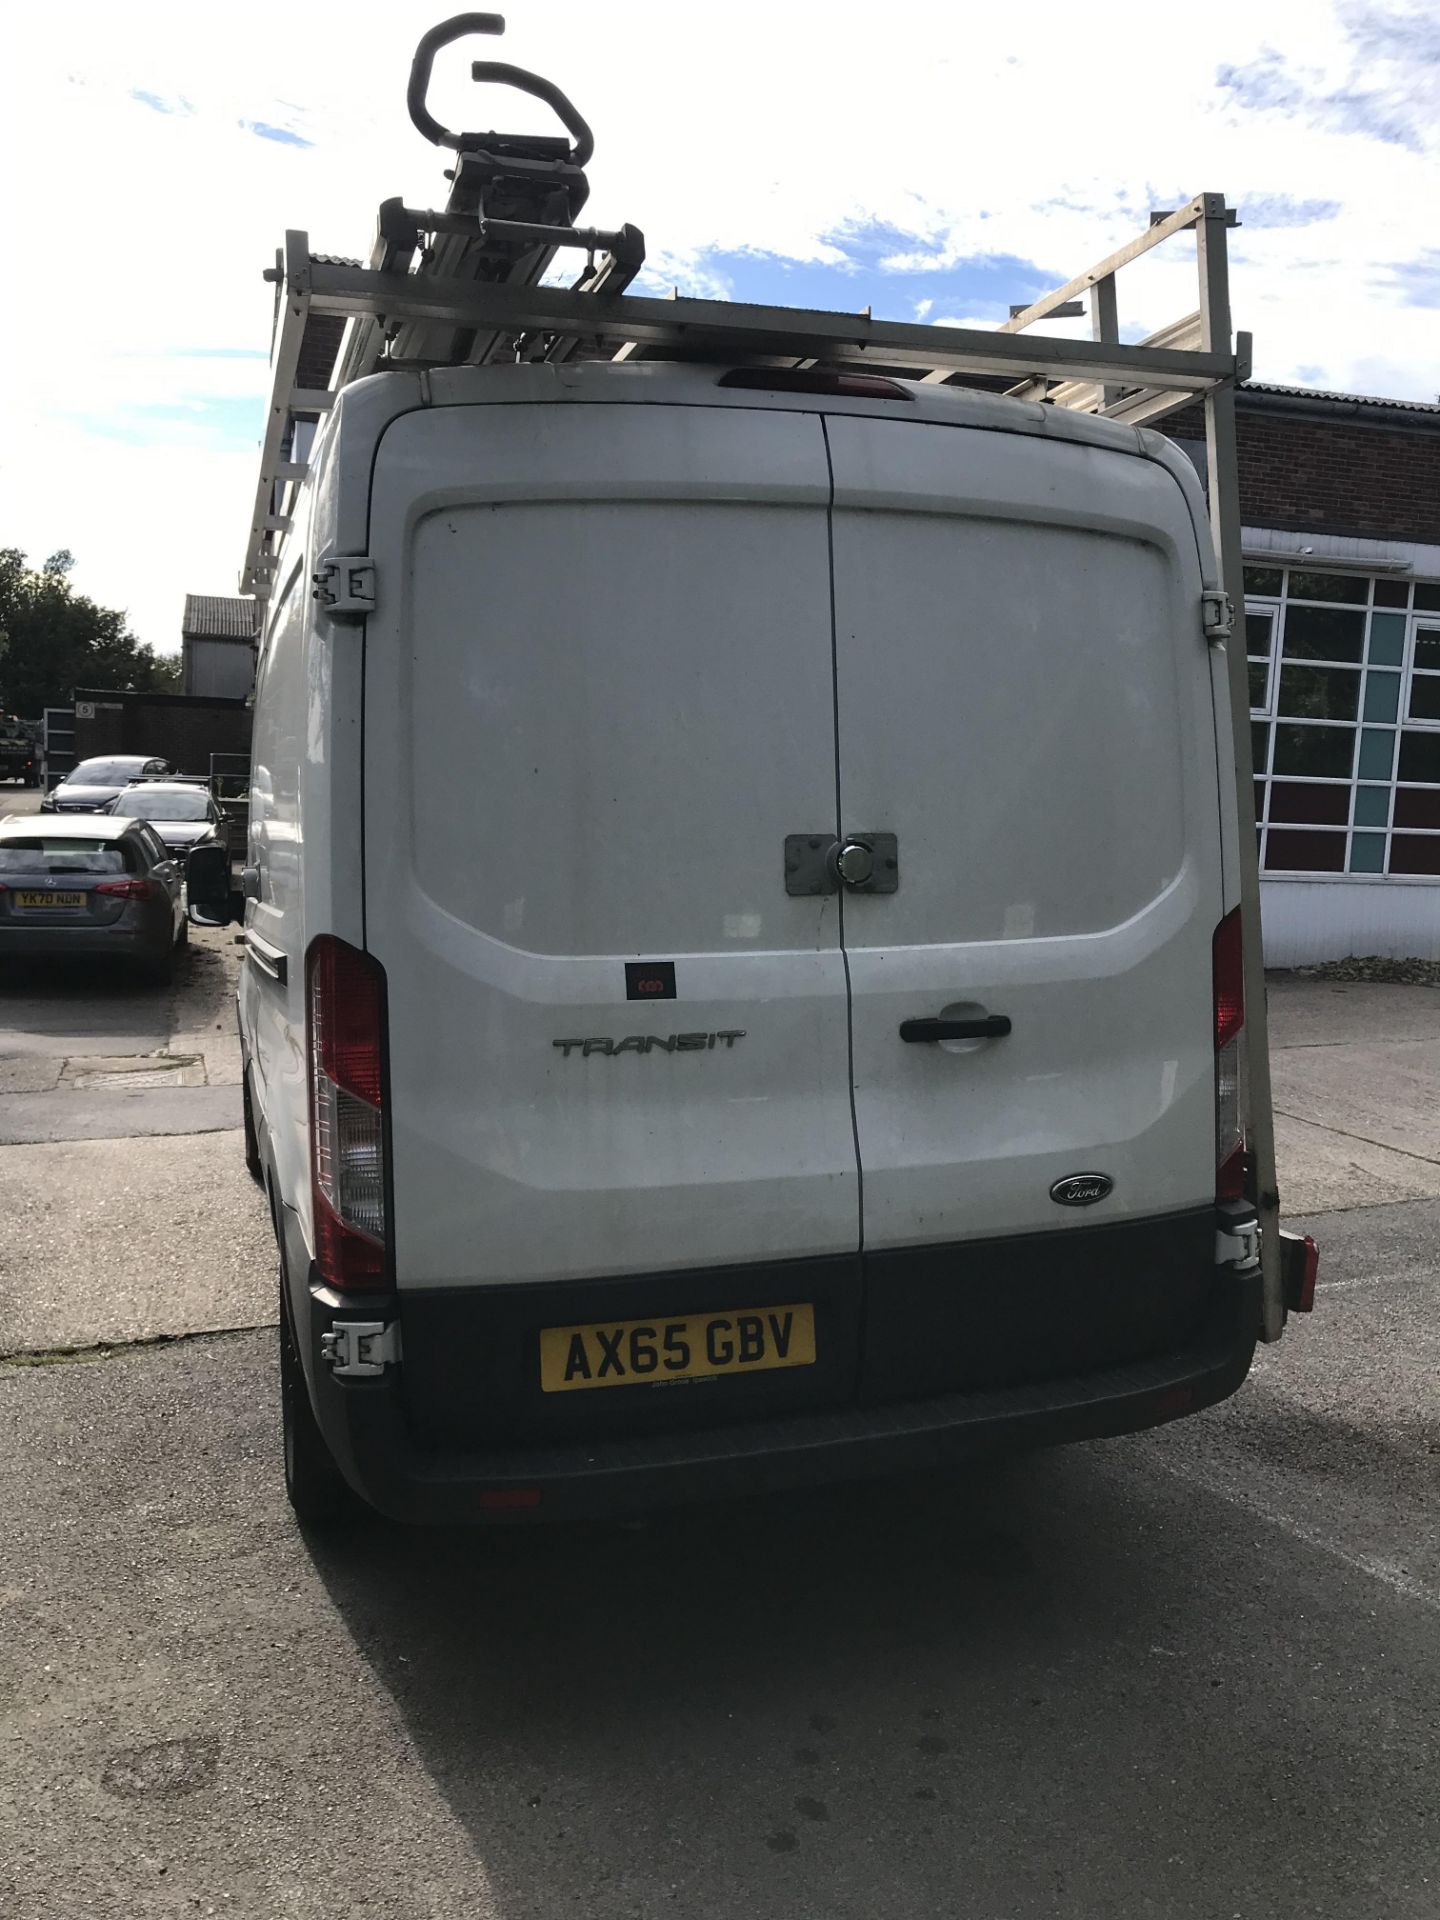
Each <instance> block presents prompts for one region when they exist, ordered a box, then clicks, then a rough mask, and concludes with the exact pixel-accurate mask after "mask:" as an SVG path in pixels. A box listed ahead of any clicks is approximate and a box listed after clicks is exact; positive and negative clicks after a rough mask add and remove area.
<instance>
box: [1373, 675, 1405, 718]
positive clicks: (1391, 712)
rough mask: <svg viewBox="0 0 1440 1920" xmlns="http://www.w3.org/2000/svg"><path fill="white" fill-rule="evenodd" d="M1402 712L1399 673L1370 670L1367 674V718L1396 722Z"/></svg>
mask: <svg viewBox="0 0 1440 1920" xmlns="http://www.w3.org/2000/svg"><path fill="white" fill-rule="evenodd" d="M1399 712H1400V676H1399V674H1398V673H1375V672H1373V671H1372V672H1370V673H1368V674H1367V675H1366V676H1365V718H1366V719H1367V720H1378V721H1380V722H1381V723H1382V725H1383V724H1384V722H1386V721H1390V722H1392V723H1393V722H1394V721H1395V719H1396V718H1397V717H1398V715H1399Z"/></svg>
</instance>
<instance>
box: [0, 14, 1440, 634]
mask: <svg viewBox="0 0 1440 1920" xmlns="http://www.w3.org/2000/svg"><path fill="white" fill-rule="evenodd" d="M447 14H448V5H447V3H446V0H422V4H419V5H416V4H412V0H390V4H387V5H386V6H385V7H384V8H383V9H381V8H376V7H371V6H367V5H366V4H364V3H363V0H357V3H356V4H350V5H346V6H344V7H340V6H331V5H322V4H318V3H317V0H289V3H288V4H285V5H276V4H272V0H250V3H249V4H247V5H246V6H245V7H244V8H243V9H239V10H234V9H225V10H223V11H222V10H221V9H218V8H215V7H212V6H206V5H199V4H195V3H194V0H191V3H190V4H188V5H185V6H183V7H178V6H177V7H169V6H160V5H153V4H146V0H136V3H135V4H133V5H130V6H126V7H123V8H122V7H116V6H114V5H113V4H110V5H107V6H105V7H103V8H102V7H98V6H89V5H66V4H63V0H56V3H55V4H51V5H48V6H45V7H27V8H25V9H23V10H17V11H16V12H15V13H14V14H12V16H11V17H10V20H9V22H8V24H7V28H6V62H5V73H4V75H3V77H0V161H3V163H4V169H5V178H6V180H7V183H8V184H9V187H10V205H11V244H10V248H9V251H8V257H9V262H10V266H9V270H8V273H7V275H6V276H5V277H6V280H7V282H8V285H7V297H6V298H5V300H4V301H3V302H0V315H3V317H0V329H3V335H4V348H5V351H4V363H5V366H6V368H7V370H8V376H9V377H8V379H7V380H6V382H5V383H4V399H3V401H0V546H19V547H22V548H24V549H25V550H26V551H27V552H28V553H29V554H30V556H31V559H32V563H34V564H38V563H39V562H40V561H41V560H42V559H43V558H44V557H45V556H46V555H47V554H49V553H51V552H53V551H54V550H55V549H57V548H59V547H68V548H70V549H71V550H72V551H73V552H74V554H75V555H76V561H77V564H76V569H75V574H74V579H75V581H76V583H77V585H78V586H79V587H80V588H81V589H82V590H83V591H84V592H87V593H89V594H91V595H93V596H94V597H95V598H96V599H98V600H99V601H101V602H102V603H103V604H105V605H107V606H120V607H124V608H126V609H127V610H128V613H129V616H130V621H131V625H132V627H133V629H134V631H135V632H136V633H137V634H138V635H139V636H140V638H142V639H144V640H148V641H150V642H152V643H153V644H154V645H155V646H156V647H157V648H159V649H161V650H162V651H166V652H170V651H174V650H175V649H176V648H178V646H179V635H180V615H181V610H182V606H183V602H184V596H185V594H186V593H187V592H195V593H233V592H235V591H237V576H238V571H239V566H240V561H241V557H242V554H243V549H244V542H245V534H246V530H247V527H248V523H249V514H250V506H251V501H252V498H253V494H254V486H255V477H256V470H257V466H256V463H257V449H258V442H259V435H260V428H261V421H262V417H263V412H264V405H265V399H266V395H267V394H268V391H269V374H268V354H269V344H270V331H271V314H272V303H273V291H272V289H271V288H270V287H269V286H267V285H266V284H265V283H264V282H263V281H262V279H261V273H262V270H263V269H264V268H265V267H266V266H268V265H269V264H270V263H271V261H272V260H273V258H274V254H275V250H276V248H277V247H278V246H279V245H280V244H281V242H282V239H283V236H284V232H285V230H286V229H287V228H288V227H295V228H302V229H304V230H306V231H308V233H309V235H310V239H311V244H312V246H313V248H314V249H315V250H316V251H317V252H326V253H339V254H350V255H363V254H365V253H366V252H368V248H369V244H370V237H371V233H372V230H373V224H374V219H375V211H376V208H377V207H378V205H379V203H380V201H381V200H383V199H386V198H389V197H390V196H392V195H396V194H399V195H402V196H403V197H404V198H405V200H406V201H407V203H409V204H410V205H426V206H434V205H440V204H443V198H444V193H445V183H444V180H443V178H442V174H441V169H442V167H443V164H444V160H443V157H442V155H441V153H440V152H439V151H438V150H437V149H435V148H433V147H431V146H429V145H428V144H427V143H426V142H425V141H424V140H422V139H421V137H420V136H419V135H418V134H417V133H416V132H415V130H414V128H413V127H412V126H411V125H410V122H409V119H408V117H407V115H406V111H405V86H406V81H407V78H408V73H409V65H410V58H411V54H412V52H413V50H414V45H415V42H416V40H417V39H418V37H419V35H420V34H421V33H422V32H423V31H424V30H425V29H426V28H427V27H429V26H431V25H433V24H434V23H435V22H436V21H437V20H439V19H443V18H445V17H447ZM506 20H507V31H506V34H505V37H504V38H503V40H490V41H488V42H484V43H482V42H479V41H475V42H467V43H465V44H463V45H460V46H456V47H453V48H451V49H449V50H448V52H446V53H444V54H442V55H441V56H440V58H439V60H438V61H437V63H436V72H435V80H434V87H433V91H432V99H431V104H432V108H433V110H434V111H435V113H436V115H437V117H438V118H439V119H440V120H441V121H442V122H445V123H446V124H449V125H451V126H492V125H497V124H499V125H501V126H505V127H508V128H511V129H513V130H516V131H542V130H551V128H552V127H553V122H552V121H551V119H550V116H549V113H548V109H546V108H545V107H544V106H543V105H541V104H540V103H538V102H535V101H531V100H526V99H523V98H521V97H519V96H517V95H513V94H502V93H500V92H499V91H498V90H497V89H495V88H484V89H482V88H479V87H476V86H474V85H473V83H472V82H471V81H470V79H469V61H470V60H471V59H472V58H475V57H480V58H491V59H503V60H508V61H510V62H513V63H514V64H516V65H519V66H523V67H530V68H532V69H535V70H538V71H540V72H542V73H544V74H546V75H547V76H549V77H550V78H552V79H554V80H555V81H556V82H557V83H558V84H559V85H560V86H561V87H562V88H564V89H565V91H566V92H567V93H569V95H570V96H571V98H572V99H573V100H574V101H575V103H576V105H577V106H578V107H579V109H580V111H581V112H582V113H583V114H584V115H585V117H586V118H587V119H588V120H589V122H590V124H591V126H592V127H593V129H594V132H595V140H596V150H595V158H594V160H593V161H592V162H591V164H590V167H589V175H590V180H591V197H590V202H589V205H588V207H587V209H586V213H585V216H584V217H585V219H586V220H587V221H590V222H593V223H594V224H596V225H599V226H612V225H613V226H618V225H620V224H621V223H622V222H624V221H631V222H633V223H634V224H635V225H637V226H639V227H640V228H642V229H643V231H644V233H645V235H646V238H647V242H648V248H649V260H648V266H647V270H646V274H645V276H644V277H643V279H642V280H641V281H640V282H638V283H637V285H636V287H635V291H637V292H652V293H654V292H668V291H669V289H670V288H671V287H672V286H673V287H678V289H679V291H680V292H681V293H682V294H699V295H706V296H709V297H720V298H734V299H741V300H760V301H784V302H790V303H795V304H802V305H813V306H823V307H830V308H836V309H840V310H844V311H854V310H858V309H860V308H863V307H866V306H869V307H871V308H872V309H873V310H874V312H875V313H876V314H877V315H881V316H885V317H891V318H897V319H907V320H909V319H920V320H928V321H930V322H932V323H934V324H937V325H941V324H944V323H946V322H949V323H951V324H955V323H957V322H959V323H964V324H967V325H974V326H985V327H988V326H994V325H996V324H997V323H998V322H999V321H1001V320H1003V319H1004V317H1005V315H1006V312H1007V310H1008V307H1009V304H1010V303H1011V302H1012V301H1021V300H1025V299H1028V298H1031V297H1033V296H1035V295H1036V294H1038V293H1040V292H1042V291H1044V290H1045V289H1046V288H1048V287H1050V286H1053V285H1056V284H1059V283H1061V282H1063V281H1065V280H1067V279H1069V278H1070V277H1071V276H1072V275H1073V274H1075V273H1078V272H1080V271H1082V270H1083V269H1085V268H1086V267H1088V266H1090V265H1091V264H1092V263H1093V262H1094V261H1096V260H1098V259H1100V258H1102V257H1103V256H1104V255H1105V254H1106V253H1108V252H1110V251H1112V250H1113V249H1114V248H1115V247H1117V246H1119V245H1120V244H1122V243H1123V242H1124V241H1125V240H1127V239H1129V238H1130V237H1131V236H1132V234H1134V233H1136V232H1138V231H1140V230H1141V229H1143V227H1144V226H1145V225H1146V223H1147V219H1148V215H1149V213H1150V211H1151V209H1153V208H1169V207H1173V206H1176V205H1178V204H1180V203H1181V202H1182V201H1184V200H1186V199H1188V198H1190V197H1191V196H1192V195H1194V194H1196V193H1199V192H1202V191H1211V192H1214V191H1223V192H1224V193H1225V194H1226V195H1227V196H1228V198H1229V200H1230V203H1231V204H1232V205H1234V206H1235V207H1237V208H1238V209H1239V214H1240V220H1241V223H1242V224H1241V226H1240V228H1239V229H1238V230H1237V231H1236V232H1235V233H1234V234H1233V235H1232V253H1231V259H1232V304H1233V309H1234V314H1235V322H1236V325H1237V326H1239V327H1244V328H1247V329H1249V330H1250V331H1251V332H1252V333H1253V334H1254V337H1255V378H1257V379H1259V380H1267V381H1277V382H1283V383H1288V384H1298V385H1305V386H1316V387H1325V388H1336V389H1340V390H1344V391H1350V392H1364V393H1375V394H1384V395H1390V396H1394V397H1397V398H1409V399H1421V400H1434V399H1435V398H1436V397H1437V395H1440V194H1437V192H1436V190H1435V183H1436V179H1437V165H1440V0H1374V3H1373V4H1372V3H1371V0H1208V4H1207V5H1206V6H1205V7H1203V8H1200V9H1196V8H1193V7H1179V6H1172V7H1165V6H1163V5H1159V4H1155V3H1154V0H1149V3H1148V4H1128V3H1127V0H1089V4H1087V5H1086V6H1084V7H1083V8H1081V7H1077V6H1076V5H1074V4H1073V0H1064V3H1063V4H1062V3H1060V0H1027V4H1026V5H1025V6H1024V7H1019V8H1014V9H1011V8H1005V7H996V6H994V5H993V4H984V5H981V4H971V0H950V4H946V5H941V4H928V3H927V0H886V3H885V4H873V3H872V4H870V5H867V6H863V7H862V6H858V5H849V4H846V3H845V0H830V4H826V5H820V4H812V3H811V0H767V3H766V4H754V0H728V4H727V5H725V6H723V7H716V6H713V5H710V6H697V5H694V4H691V0H668V4H653V3H651V0H644V3H643V4H642V3H640V0H633V3H632V0H605V4H603V5H601V4H597V3H596V0H586V3H585V4H578V3H577V0H544V4H539V3H538V0H515V4H513V5H512V6H511V7H510V8H509V9H508V10H507V13H506ZM26 301H28V302H29V305H26V304H25V302H26ZM1120 303H1121V315H1120V317H1121V326H1122V333H1123V334H1124V335H1125V336H1126V337H1130V338H1136V337H1139V336H1140V335H1142V334H1144V333H1145V332H1147V331H1150V330H1151V329H1153V328H1155V327H1159V326H1161V325H1163V324H1165V323H1166V322H1168V321H1170V320H1173V319H1177V318H1179V317H1181V316H1182V315H1183V314H1186V313H1188V312H1190V311H1192V310H1193V308H1194V306H1195V304H1196V302H1195V295H1194V265H1193V245H1192V244H1191V242H1190V241H1189V240H1188V239H1187V238H1177V239H1176V240H1173V241H1171V242H1169V243H1168V244H1167V245H1166V246H1165V247H1163V248H1160V249H1158V250H1157V251H1156V252H1155V253H1153V254H1151V255H1149V256H1147V258H1146V260H1145V261H1144V262H1143V263H1141V264H1140V265H1139V266H1138V267H1136V268H1134V269H1130V270H1127V273H1126V274H1125V275H1123V276H1122V277H1121V281H1120ZM1078 324H1079V323H1071V325H1070V328H1069V329H1068V330H1071V331H1074V330H1075V328H1076V326H1077V325H1078ZM1056 330H1057V331H1065V330H1067V329H1066V325H1065V323H1060V324H1059V325H1058V326H1057V328H1056Z"/></svg>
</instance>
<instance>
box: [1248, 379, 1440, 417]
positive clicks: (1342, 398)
mask: <svg viewBox="0 0 1440 1920" xmlns="http://www.w3.org/2000/svg"><path fill="white" fill-rule="evenodd" d="M1241 391H1242V392H1243V393H1278V394H1282V395H1283V396H1284V397H1285V398H1286V399H1287V400H1326V401H1331V402H1337V401H1338V402H1341V403H1343V404H1344V405H1347V406H1352V407H1394V408H1396V409H1398V410H1399V411H1400V412H1401V413H1440V404H1437V403H1436V402H1434V401H1431V400H1387V399H1386V398H1385V397H1384V396H1383V395H1382V394H1378V393H1328V392H1326V391H1325V390H1324V389H1323V388H1321V387H1278V386H1273V385H1272V384H1271V383H1270V382H1269V381H1268V380H1247V381H1246V382H1245V385H1244V386H1243V388H1242V389H1241Z"/></svg>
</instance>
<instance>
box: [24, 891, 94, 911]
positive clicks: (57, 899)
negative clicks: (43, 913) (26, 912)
mask: <svg viewBox="0 0 1440 1920" xmlns="http://www.w3.org/2000/svg"><path fill="white" fill-rule="evenodd" d="M15 904H16V906H17V907H83V906H84V904H85V896H84V894H83V893H41V892H39V891H38V890H37V891H31V890H28V889H26V890H22V891H20V892H17V893H16V895H15Z"/></svg>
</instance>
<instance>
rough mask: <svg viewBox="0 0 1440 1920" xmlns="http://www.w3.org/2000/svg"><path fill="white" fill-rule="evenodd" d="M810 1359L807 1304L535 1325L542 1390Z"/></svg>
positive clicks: (811, 1320)
mask: <svg viewBox="0 0 1440 1920" xmlns="http://www.w3.org/2000/svg"><path fill="white" fill-rule="evenodd" d="M814 1364H815V1309H814V1308H813V1307H812V1306H810V1305H808V1304H801V1305H792V1306H788V1307H745V1308H735V1309H727V1311H726V1312H724V1313H687V1314H682V1315H679V1316H674V1317H671V1318H668V1319H660V1318H658V1317H656V1318H653V1319H650V1320H621V1321H618V1322H617V1321H613V1320H612V1321H599V1322H597V1323H596V1324H595V1325H593V1326H585V1327H542V1328H541V1330H540V1385H541V1388H542V1390H543V1391H544V1392H546V1393H574V1392H575V1391H577V1389H579V1388H582V1387H640V1386H647V1387H658V1386H663V1385H666V1384H667V1383H669V1382H671V1381H674V1380H709V1379H714V1378H716V1377H718V1376H719V1375H721V1374H734V1373H769V1372H771V1371H773V1370H774V1369H775V1368H777V1367H813V1366H814Z"/></svg>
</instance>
